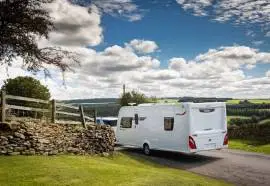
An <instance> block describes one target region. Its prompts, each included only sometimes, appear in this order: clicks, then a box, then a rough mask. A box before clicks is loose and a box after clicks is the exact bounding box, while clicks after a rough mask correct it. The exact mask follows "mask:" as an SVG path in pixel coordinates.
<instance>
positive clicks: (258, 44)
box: [252, 41, 264, 46]
mask: <svg viewBox="0 0 270 186" xmlns="http://www.w3.org/2000/svg"><path fill="white" fill-rule="evenodd" d="M263 43H264V41H252V44H253V45H255V46H260V45H262V44H263Z"/></svg>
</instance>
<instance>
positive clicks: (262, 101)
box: [226, 99, 270, 104]
mask: <svg viewBox="0 0 270 186" xmlns="http://www.w3.org/2000/svg"><path fill="white" fill-rule="evenodd" d="M239 101H241V99H232V100H228V101H227V102H226V103H228V104H238V103H239ZM248 101H249V102H250V103H257V104H261V103H270V99H248Z"/></svg>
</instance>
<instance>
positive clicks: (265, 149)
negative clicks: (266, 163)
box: [229, 139, 270, 154]
mask: <svg viewBox="0 0 270 186" xmlns="http://www.w3.org/2000/svg"><path fill="white" fill-rule="evenodd" d="M229 148H230V149H238V150H244V151H249V152H258V153H264V154H270V144H269V143H268V144H262V143H261V142H259V141H255V140H253V141H252V140H242V139H241V140H240V139H230V140H229Z"/></svg>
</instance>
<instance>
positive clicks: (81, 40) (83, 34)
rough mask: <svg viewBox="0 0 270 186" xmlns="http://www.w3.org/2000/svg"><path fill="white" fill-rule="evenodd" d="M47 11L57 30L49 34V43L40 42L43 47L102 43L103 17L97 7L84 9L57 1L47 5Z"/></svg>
mask: <svg viewBox="0 0 270 186" xmlns="http://www.w3.org/2000/svg"><path fill="white" fill-rule="evenodd" d="M46 9H48V11H49V13H50V16H51V17H52V20H53V23H54V26H55V30H54V31H53V32H50V33H49V40H48V41H47V40H45V39H43V40H41V41H40V42H39V44H40V45H41V46H46V45H54V46H66V47H78V46H80V47H86V46H96V45H98V44H100V43H101V42H102V39H103V35H102V27H101V26H100V23H101V15H100V13H99V11H98V9H97V7H96V6H94V5H92V6H91V7H83V6H79V5H75V4H71V3H70V2H68V1H67V0H55V1H53V2H52V3H49V4H48V5H46ZM89 9H91V13H89V11H88V10H89Z"/></svg>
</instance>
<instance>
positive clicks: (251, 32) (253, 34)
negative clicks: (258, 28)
mask: <svg viewBox="0 0 270 186" xmlns="http://www.w3.org/2000/svg"><path fill="white" fill-rule="evenodd" d="M246 36H250V37H255V36H256V33H254V31H252V30H248V31H247V32H246Z"/></svg>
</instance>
